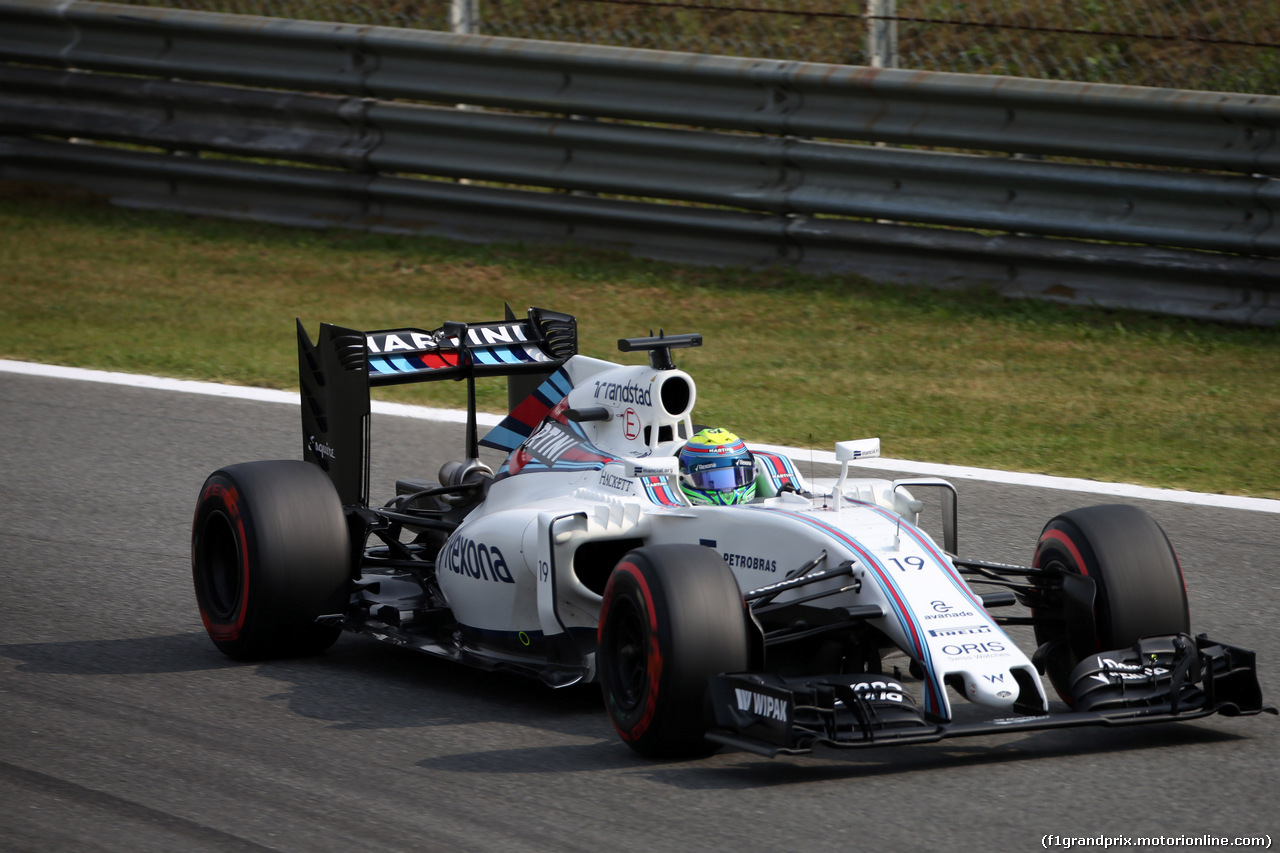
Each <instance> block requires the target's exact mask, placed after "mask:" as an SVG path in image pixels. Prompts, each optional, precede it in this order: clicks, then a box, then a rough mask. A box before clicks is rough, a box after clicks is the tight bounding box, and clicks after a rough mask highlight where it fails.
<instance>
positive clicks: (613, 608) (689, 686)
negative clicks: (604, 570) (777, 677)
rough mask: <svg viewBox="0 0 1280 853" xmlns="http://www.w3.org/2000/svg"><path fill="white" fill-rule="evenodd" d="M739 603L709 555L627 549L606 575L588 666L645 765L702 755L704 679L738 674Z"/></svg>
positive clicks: (742, 631) (683, 548) (668, 548)
mask: <svg viewBox="0 0 1280 853" xmlns="http://www.w3.org/2000/svg"><path fill="white" fill-rule="evenodd" d="M747 618H748V617H747V614H746V606H745V604H744V603H743V600H742V591H741V589H740V588H739V587H738V582H737V580H736V579H735V578H734V576H733V572H731V571H730V570H729V567H728V566H726V565H725V564H724V561H723V560H721V559H720V557H719V556H718V555H717V554H716V553H715V552H714V551H712V550H710V549H709V548H703V547H700V546H696V545H654V546H648V547H644V548H638V549H636V550H634V551H631V552H629V553H628V554H627V555H626V556H624V557H623V558H622V560H621V561H620V562H619V563H618V565H617V566H616V567H615V568H614V570H613V573H612V574H611V575H610V576H609V583H608V584H607V586H606V587H605V591H604V601H603V603H602V605H601V608H600V626H599V641H600V644H599V651H598V653H597V662H598V667H599V679H600V687H601V691H602V693H603V695H604V703H605V708H606V709H607V710H608V713H609V719H610V721H611V722H612V723H613V726H614V728H615V729H616V730H617V732H618V734H619V736H621V738H622V740H623V741H624V742H625V743H626V744H627V745H628V746H630V747H631V748H632V749H634V750H635V751H636V752H638V753H640V754H641V755H643V756H646V757H648V758H689V757H696V756H701V755H706V754H709V753H711V752H713V751H715V749H716V745H715V744H713V743H711V742H710V741H708V740H707V739H706V732H707V719H706V715H705V707H706V695H707V679H708V677H710V676H712V675H717V674H719V673H722V672H741V671H742V670H744V669H746V668H747V662H748V654H749V645H748V633H747Z"/></svg>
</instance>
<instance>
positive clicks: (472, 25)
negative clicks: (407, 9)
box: [449, 0, 892, 34]
mask: <svg viewBox="0 0 1280 853" xmlns="http://www.w3.org/2000/svg"><path fill="white" fill-rule="evenodd" d="M890 2H892V0H890ZM449 30H450V32H455V33H463V34H467V33H475V32H479V30H480V4H479V0H450V2H449Z"/></svg>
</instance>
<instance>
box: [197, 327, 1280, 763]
mask: <svg viewBox="0 0 1280 853" xmlns="http://www.w3.org/2000/svg"><path fill="white" fill-rule="evenodd" d="M701 343H702V339H701V337H700V336H698V335H693V334H684V335H664V334H659V335H658V336H656V337H655V336H653V335H652V333H650V336H648V337H639V338H627V339H622V340H620V341H618V348H619V349H620V350H621V351H622V352H624V353H641V352H643V353H645V354H646V355H647V359H648V364H632V365H623V364H615V363H613V362H609V361H604V360H601V359H596V358H590V357H587V356H585V355H579V354H578V353H577V327H576V321H575V320H574V318H573V317H571V316H568V315H566V314H560V313H556V312H553V311H547V310H541V309H536V308H534V309H530V310H529V312H528V315H527V317H526V318H517V317H516V316H515V315H513V314H512V312H511V310H510V308H508V309H507V311H506V318H505V319H504V320H501V321H494V322H481V323H472V324H464V323H445V324H444V325H443V326H442V327H441V328H439V329H435V330H432V331H425V330H421V329H413V328H402V329H390V330H383V331H371V332H361V331H356V330H352V329H344V328H339V327H336V326H332V325H327V324H326V325H322V326H321V328H320V333H319V337H318V340H317V342H316V343H314V344H313V343H312V341H311V340H310V338H309V336H308V335H307V333H306V331H305V330H304V329H303V327H302V324H301V322H299V323H298V346H299V364H300V373H301V392H302V394H301V396H302V449H303V454H302V455H303V459H302V460H275V461H261V462H246V463H241V464H235V465H229V466H227V467H225V468H222V469H220V470H218V471H215V472H214V473H213V474H211V475H210V476H209V477H208V479H207V480H206V482H205V483H204V486H203V488H202V489H201V492H200V497H199V502H198V504H197V507H196V513H195V520H194V525H193V531H192V573H193V577H194V581H195V591H196V599H197V601H198V603H199V607H200V615H201V617H202V618H203V620H204V624H205V627H206V628H207V630H208V633H209V636H210V637H211V638H212V639H213V642H214V643H215V644H216V645H217V647H218V648H219V649H220V650H222V651H223V652H225V653H226V654H227V655H230V656H231V657H233V658H236V659H243V660H260V659H264V658H270V657H278V656H288V655H300V654H311V653H318V652H320V651H322V650H324V649H325V648H327V647H328V646H330V645H331V644H332V643H333V642H334V641H335V640H336V639H337V637H338V636H339V634H340V632H341V631H344V630H345V631H350V632H353V633H356V634H362V635H365V636H367V637H372V638H373V639H375V640H380V641H383V642H386V643H391V644H393V645H396V646H404V647H406V648H409V649H415V650H417V651H421V652H426V653H428V654H432V655H437V656H439V657H443V658H447V659H449V660H453V661H457V662H459V663H463V664H468V665H472V666H476V667H481V668H485V669H493V670H506V671H512V672H517V673H522V674H526V675H530V676H533V677H536V678H540V679H542V680H543V681H544V682H546V683H547V684H549V685H551V686H552V687H562V686H566V685H571V684H576V683H579V682H597V683H599V685H600V688H601V690H602V692H603V696H604V704H605V706H606V709H607V712H608V714H609V717H610V719H611V721H612V722H613V725H614V727H615V728H616V729H617V732H618V734H619V735H620V736H621V738H622V740H623V741H625V742H626V743H627V744H628V745H629V746H630V747H632V748H633V749H634V750H636V751H637V752H639V753H640V754H642V755H645V756H651V757H687V756H696V755H701V754H706V753H709V752H711V751H713V750H714V749H716V748H717V747H719V746H721V745H730V746H733V747H737V748H740V749H744V750H749V751H752V752H755V753H759V754H761V755H766V756H775V755H777V754H779V753H788V754H796V753H804V752H808V751H810V750H812V749H813V748H814V747H815V746H822V747H828V748H855V747H866V746H883V745H888V744H909V743H927V742H931V741H937V740H940V739H942V738H949V737H958V736H964V735H980V734H991V733H1000V732H1014V731H1028V730H1035V729H1049V728H1059V727H1067V726H1081V725H1109V726H1119V725H1131V724H1137V723H1154V722H1166V721H1171V720H1194V719H1198V718H1201V717H1205V716H1209V715H1212V714H1226V715H1242V714H1257V713H1259V712H1261V711H1269V712H1271V713H1275V709H1274V708H1272V707H1270V706H1268V705H1266V704H1264V703H1263V700H1262V695H1261V691H1260V688H1259V686H1258V680H1257V674H1256V671H1255V668H1254V654H1253V652H1251V651H1247V650H1244V649H1240V648H1236V647H1234V646H1229V645H1227V644H1225V643H1221V642H1217V641H1215V640H1211V639H1209V638H1208V637H1206V636H1204V635H1203V634H1201V635H1193V634H1192V633H1191V631H1190V620H1189V615H1188V610H1187V595H1186V590H1185V587H1184V585H1183V580H1182V571H1181V568H1180V567H1179V565H1178V561H1177V558H1176V557H1175V555H1174V551H1173V548H1172V547H1171V546H1170V544H1169V540H1168V539H1167V538H1166V537H1165V534H1164V532H1163V531H1162V530H1161V529H1160V527H1159V526H1158V525H1157V524H1156V522H1155V521H1153V520H1152V519H1151V518H1150V516H1148V515H1147V514H1146V513H1144V512H1143V511H1142V510H1140V509H1137V508H1134V507H1130V506H1095V507H1087V508H1084V509H1078V510H1073V511H1071V512H1067V513H1064V514H1062V515H1060V516H1057V517H1056V518H1053V519H1051V520H1050V521H1049V522H1048V524H1046V525H1045V527H1044V532H1043V533H1042V534H1041V536H1040V540H1039V542H1038V544H1037V545H1036V549H1035V557H1034V560H1033V561H1032V565H1030V566H1011V565H1004V564H999V563H992V562H983V561H979V560H973V559H963V558H961V557H959V556H958V555H957V553H956V551H957V548H956V542H957V533H956V518H957V514H956V496H955V489H954V488H953V487H952V486H951V485H950V484H949V483H948V482H946V481H945V480H938V479H910V480H893V481H890V480H884V479H861V478H855V477H851V476H850V475H849V466H850V463H856V462H857V461H858V460H859V459H864V458H870V457H875V456H878V455H879V452H880V447H879V440H878V439H862V440H857V441H846V442H841V443H839V444H836V458H837V460H839V462H840V463H841V465H842V468H841V472H840V476H839V479H838V480H834V481H831V482H825V483H822V484H819V483H818V482H817V481H815V482H814V483H809V482H807V481H806V480H805V479H804V478H803V477H802V476H801V475H800V473H799V472H798V471H797V469H796V467H795V465H793V464H792V462H791V460H789V459H788V458H786V457H785V456H783V455H780V454H777V453H770V452H765V451H756V452H754V453H752V452H750V451H749V450H748V449H747V448H746V447H745V445H743V443H742V442H741V440H740V439H738V438H737V437H736V436H734V435H732V434H730V433H727V432H725V431H723V430H716V429H712V430H703V429H702V428H700V427H698V426H695V423H694V420H693V409H694V403H695V401H696V399H697V394H696V390H695V386H694V381H693V378H692V377H690V376H689V375H688V374H687V373H685V372H683V371H681V370H679V369H677V368H676V366H675V364H674V359H673V353H674V352H676V351H678V350H680V349H682V348H685V347H693V346H699V345H700V344H701ZM486 377H506V378H507V383H508V390H509V396H510V398H511V406H510V413H509V414H508V415H507V416H506V418H505V419H503V420H502V421H501V423H500V424H499V425H497V426H495V427H493V428H492V429H490V430H488V432H487V434H486V435H484V436H483V438H481V437H480V436H479V431H478V429H477V423H476V404H475V387H476V386H475V383H476V381H477V380H483V379H485V378H486ZM444 379H450V380H460V381H463V382H465V383H466V387H467V390H468V395H467V396H468V423H467V432H466V448H465V455H463V458H461V459H460V460H455V461H448V462H446V463H445V464H444V465H443V466H442V467H441V468H440V471H439V476H438V478H437V480H435V481H427V480H421V479H412V478H406V479H403V480H400V481H398V482H397V483H396V484H395V496H394V497H392V498H391V499H390V500H387V501H386V502H385V503H382V504H381V505H374V504H371V503H370V500H369V454H370V448H371V436H370V402H369V389H370V387H371V386H381V385H391V384H396V383H406V382H427V381H433V380H444ZM481 445H484V446H486V447H489V448H494V449H496V450H497V451H500V452H501V453H505V454H506V457H505V461H504V462H503V463H502V464H501V465H500V466H499V467H498V469H497V470H496V471H494V470H491V469H490V468H489V467H488V466H486V465H485V464H484V463H482V462H481V461H480V446H481ZM499 456H500V453H499V454H494V455H493V458H494V459H497V458H499ZM918 496H927V497H928V498H929V501H928V503H927V504H926V501H925V500H922V499H921V498H920V497H918ZM926 505H927V506H928V507H929V513H937V514H938V515H940V516H941V517H940V518H935V519H933V520H931V521H930V522H929V523H930V525H932V526H935V527H937V528H939V530H938V531H935V532H936V533H940V540H941V541H935V538H933V536H931V535H929V534H928V533H926V532H925V531H924V529H922V528H921V526H920V516H921V514H922V512H923V511H924V509H925V507H926ZM935 522H936V523H935ZM1006 614H1008V615H1006ZM1009 626H1030V630H1027V629H1026V628H1022V629H1020V633H1021V634H1023V635H1026V634H1031V633H1034V648H1030V649H1029V651H1030V654H1029V655H1028V653H1027V652H1024V651H1023V650H1021V649H1019V648H1018V646H1017V645H1015V643H1014V642H1013V640H1012V639H1010V635H1009V634H1008V633H1006V629H1007V628H1008V627H1009ZM1015 633H1019V632H1015ZM1027 645H1028V646H1031V645H1032V644H1031V643H1027ZM1042 675H1043V676H1046V677H1047V681H1048V684H1049V685H1051V689H1052V690H1053V691H1055V692H1056V694H1057V696H1058V697H1060V698H1061V700H1062V702H1063V703H1065V708H1064V706H1063V705H1061V704H1058V703H1056V702H1055V703H1054V705H1053V708H1054V709H1055V710H1054V712H1052V713H1051V710H1050V708H1051V706H1050V698H1049V695H1048V693H1047V689H1046V686H1045V681H1043V680H1042V678H1041V676H1042ZM961 700H963V702H961ZM953 703H960V704H961V707H958V708H955V709H953ZM962 712H963V713H962Z"/></svg>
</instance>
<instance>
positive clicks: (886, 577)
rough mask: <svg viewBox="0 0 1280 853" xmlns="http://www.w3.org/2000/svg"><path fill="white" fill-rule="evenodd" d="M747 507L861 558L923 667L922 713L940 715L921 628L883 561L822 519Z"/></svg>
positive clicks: (777, 510)
mask: <svg viewBox="0 0 1280 853" xmlns="http://www.w3.org/2000/svg"><path fill="white" fill-rule="evenodd" d="M748 509H755V510H756V511H757V512H771V513H778V514H781V515H785V516H787V517H789V518H794V519H795V520H797V521H800V522H803V523H804V524H807V525H808V526H810V527H812V528H814V529H815V530H819V531H821V532H822V533H824V534H826V535H827V536H829V537H831V538H832V539H835V540H836V541H837V542H840V543H841V544H843V545H844V546H845V547H846V548H848V549H849V550H851V551H853V552H854V553H855V554H857V555H858V557H859V559H860V560H862V562H863V563H864V564H865V565H866V566H867V568H869V569H870V570H871V571H872V572H874V573H875V575H876V577H877V578H878V579H879V580H880V584H881V586H882V587H883V588H884V589H885V590H886V591H887V592H888V593H889V595H888V598H889V606H890V607H891V608H893V613H894V616H895V617H897V620H898V623H899V624H900V625H901V626H902V630H903V633H904V634H905V635H906V637H907V638H908V639H909V640H910V641H911V644H912V646H913V647H914V648H915V652H916V658H917V659H918V660H919V661H920V662H921V664H923V666H924V670H925V675H926V676H927V677H926V678H925V679H924V684H925V695H924V710H925V713H927V714H933V715H934V716H941V714H942V709H943V708H945V707H946V703H945V702H944V701H943V699H942V696H941V694H940V693H939V690H940V688H939V686H938V685H937V684H935V683H934V678H933V663H932V657H931V655H930V654H929V644H928V643H926V642H925V641H924V627H923V626H922V625H920V624H918V623H917V622H916V620H915V618H914V614H912V612H911V610H910V608H909V607H908V606H907V604H906V601H907V598H906V596H905V595H904V594H903V592H902V590H901V588H899V587H898V585H897V584H896V583H895V582H894V580H893V576H892V575H891V574H890V573H889V570H888V569H886V568H885V567H884V564H883V563H881V562H880V561H879V560H878V559H877V558H876V556H875V555H874V554H873V553H872V552H870V551H869V550H867V549H866V548H864V547H863V546H862V544H861V543H859V542H858V541H857V540H856V539H854V538H853V537H851V536H849V534H847V533H845V532H844V531H843V530H840V529H839V528H836V527H832V526H830V525H828V524H826V523H824V522H821V521H818V520H817V519H814V518H810V517H808V516H806V515H802V514H800V513H795V512H790V511H787V510H779V509H766V508H764V507H748Z"/></svg>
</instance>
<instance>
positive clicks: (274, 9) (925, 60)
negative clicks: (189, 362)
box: [132, 0, 1280, 95]
mask: <svg viewBox="0 0 1280 853" xmlns="http://www.w3.org/2000/svg"><path fill="white" fill-rule="evenodd" d="M132 2H137V3H141V4H143V5H155V6H166V7H171V8H186V9H200V10H204V11H212V12H239V13H243V14H253V15H272V16H276V17H284V18H299V19H310V20H327V21H342V22H348V23H357V24H377V25H385V26H394V27H412V28H419V29H432V30H450V29H452V30H454V31H463V32H475V33H482V34H486V35H497V36H509V37H514V38H534V39H548V40H553V41H567V42H580V43H592V44H606V45H617V46H624V47H644V48H655V49H658V50H678V51H688V52H693V53H716V54H725V55H729V56H752V57H765V58H771V59H785V60H797V61H807V62H831V63H838V64H845V65H888V66H896V67H899V68H909V69H919V70H928V71H960V72H966V73H975V74H1007V75H1013V76H1017V77H1033V78H1040V79H1058V80H1080V81H1088V82H1099V83H1123V84H1133V85H1141V86H1160V87H1165V88H1175V89H1202V90H1211V91H1226V92H1247V93H1254V94H1268V95H1274V94H1280V0H974V2H960V0H843V2H841V0H687V2H686V0H365V2H361V3H345V2H334V1H333V0H132ZM872 45H880V47H873V46H872Z"/></svg>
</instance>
